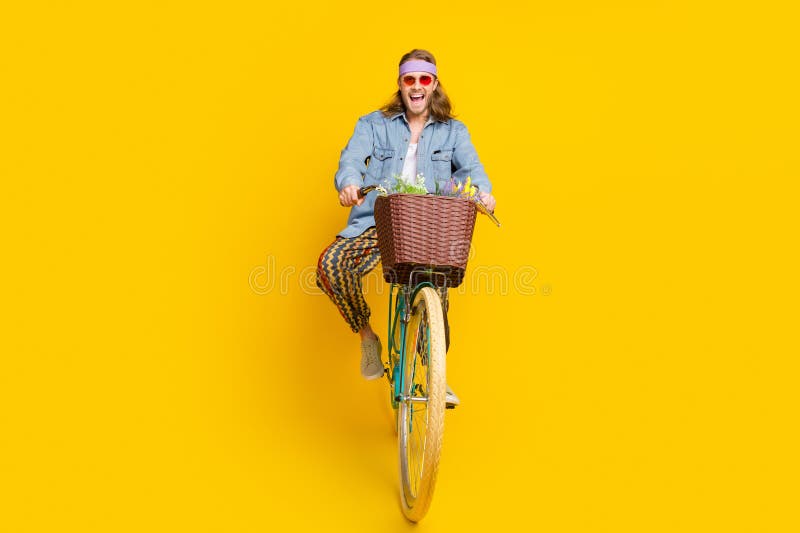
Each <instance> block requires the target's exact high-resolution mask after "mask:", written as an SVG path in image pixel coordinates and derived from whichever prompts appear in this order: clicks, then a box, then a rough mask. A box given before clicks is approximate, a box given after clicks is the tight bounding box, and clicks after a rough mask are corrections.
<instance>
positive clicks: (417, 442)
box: [398, 287, 446, 522]
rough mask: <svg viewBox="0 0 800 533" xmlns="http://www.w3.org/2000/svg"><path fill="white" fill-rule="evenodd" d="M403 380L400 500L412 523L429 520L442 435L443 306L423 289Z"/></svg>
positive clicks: (407, 337) (409, 328)
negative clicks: (426, 515) (427, 515)
mask: <svg viewBox="0 0 800 533" xmlns="http://www.w3.org/2000/svg"><path fill="white" fill-rule="evenodd" d="M403 366H404V368H403V370H402V371H403V374H404V378H405V383H404V390H402V391H401V392H402V395H403V398H402V400H401V401H400V403H399V412H398V418H399V420H398V426H399V428H398V429H399V434H398V439H399V444H400V446H399V448H400V482H401V494H400V500H401V503H402V506H403V514H405V516H406V518H408V519H409V520H411V521H413V522H417V521H419V520H421V519H422V517H424V516H425V513H427V511H428V507H429V506H430V503H431V499H432V498H433V489H434V487H435V485H436V474H437V471H438V468H439V455H440V452H441V447H442V437H443V435H444V412H445V393H446V391H445V389H446V377H445V331H444V318H443V316H442V304H441V300H440V299H439V295H438V294H437V293H436V291H435V290H434V289H433V288H431V287H423V288H422V289H420V291H419V292H418V293H417V296H416V298H415V299H414V302H413V305H412V313H411V319H410V321H409V323H408V326H407V328H406V335H405V362H404V365H403Z"/></svg>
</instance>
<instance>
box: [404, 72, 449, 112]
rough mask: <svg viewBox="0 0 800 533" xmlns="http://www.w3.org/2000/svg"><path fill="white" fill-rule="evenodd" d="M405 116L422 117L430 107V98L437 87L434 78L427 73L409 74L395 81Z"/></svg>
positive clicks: (437, 81) (437, 82) (436, 81)
mask: <svg viewBox="0 0 800 533" xmlns="http://www.w3.org/2000/svg"><path fill="white" fill-rule="evenodd" d="M397 85H398V86H399V87H400V95H401V97H402V98H403V104H404V105H405V106H406V114H408V115H414V116H424V115H425V114H427V112H428V109H429V108H430V106H431V96H432V95H433V91H435V90H436V87H438V85H439V80H437V79H436V76H434V75H433V74H429V73H427V72H409V73H407V74H403V75H402V76H400V79H399V80H398V81H397Z"/></svg>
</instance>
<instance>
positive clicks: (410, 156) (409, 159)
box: [401, 143, 417, 183]
mask: <svg viewBox="0 0 800 533" xmlns="http://www.w3.org/2000/svg"><path fill="white" fill-rule="evenodd" d="M401 178H402V179H403V181H405V182H407V183H414V181H415V180H416V179H417V144H416V143H414V144H411V143H409V145H408V152H406V159H405V161H403V174H402V175H401Z"/></svg>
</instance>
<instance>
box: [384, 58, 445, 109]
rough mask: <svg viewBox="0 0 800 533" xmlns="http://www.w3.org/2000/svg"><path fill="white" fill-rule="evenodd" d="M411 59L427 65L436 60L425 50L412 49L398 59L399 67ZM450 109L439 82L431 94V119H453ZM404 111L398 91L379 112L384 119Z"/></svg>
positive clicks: (434, 62)
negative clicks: (425, 62) (419, 60)
mask: <svg viewBox="0 0 800 533" xmlns="http://www.w3.org/2000/svg"><path fill="white" fill-rule="evenodd" d="M413 59H421V60H422V61H427V62H428V63H433V64H434V65H435V64H436V59H435V58H434V57H433V54H432V53H430V52H428V51H427V50H420V49H414V50H411V51H410V52H409V53H407V54H405V55H404V56H403V57H401V58H400V65H402V64H403V63H405V62H406V61H411V60H413ZM398 67H399V65H398ZM437 79H438V77H437ZM451 108H452V106H451V105H450V99H449V98H448V97H447V94H446V93H445V92H444V88H443V87H442V82H441V81H440V82H439V84H438V85H437V86H436V90H434V91H433V94H431V103H430V110H431V117H432V118H433V119H435V120H441V121H446V120H450V119H451V118H453V114H452V111H451ZM405 110H406V107H405V106H404V105H403V97H402V96H401V95H400V89H398V90H397V92H396V93H394V95H392V98H391V99H390V100H389V101H388V102H386V105H384V106H383V107H382V108H381V111H383V116H385V117H389V116H392V115H396V114H397V113H403V112H404V111H405Z"/></svg>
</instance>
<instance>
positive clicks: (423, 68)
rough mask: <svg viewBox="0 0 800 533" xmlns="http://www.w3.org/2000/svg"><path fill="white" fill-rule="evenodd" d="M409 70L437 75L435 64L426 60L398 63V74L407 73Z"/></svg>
mask: <svg viewBox="0 0 800 533" xmlns="http://www.w3.org/2000/svg"><path fill="white" fill-rule="evenodd" d="M409 72H428V73H430V74H433V75H434V76H437V74H436V65H434V64H433V63H428V62H427V61H406V62H405V63H403V64H402V65H400V75H401V76H402V75H403V74H408V73H409Z"/></svg>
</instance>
